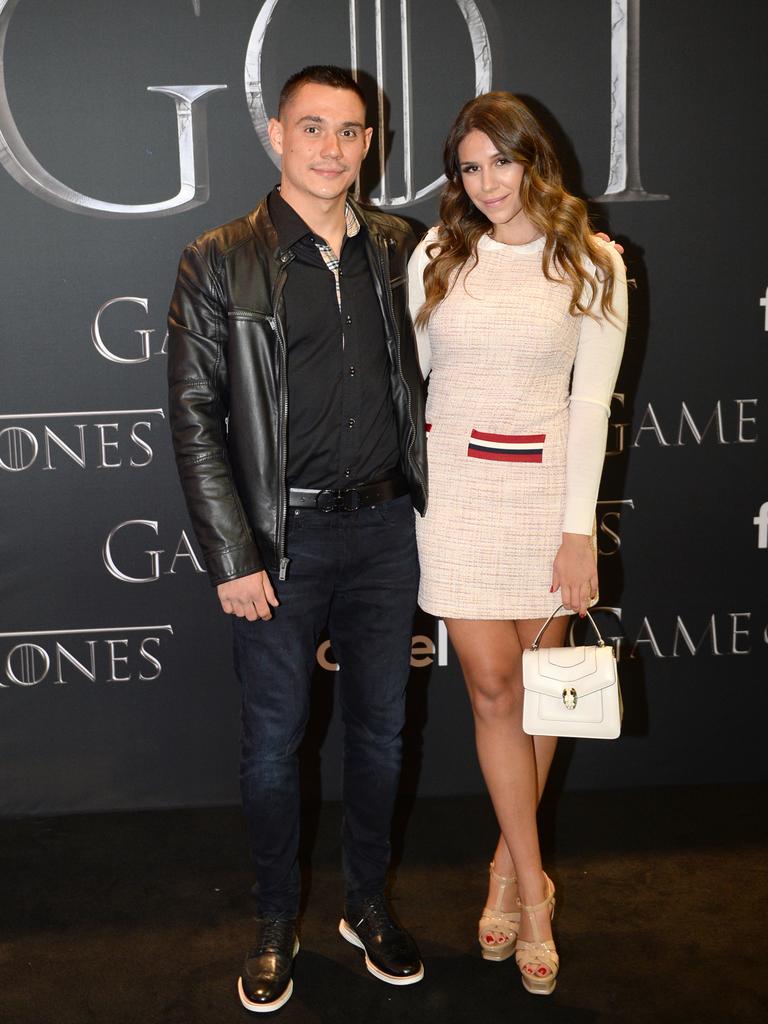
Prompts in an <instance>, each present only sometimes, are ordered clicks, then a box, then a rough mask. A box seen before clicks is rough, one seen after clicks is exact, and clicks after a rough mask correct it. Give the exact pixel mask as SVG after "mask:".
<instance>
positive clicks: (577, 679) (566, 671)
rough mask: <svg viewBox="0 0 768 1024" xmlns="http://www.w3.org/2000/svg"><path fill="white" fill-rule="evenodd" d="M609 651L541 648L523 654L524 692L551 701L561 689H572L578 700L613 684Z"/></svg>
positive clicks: (613, 666)
mask: <svg viewBox="0 0 768 1024" xmlns="http://www.w3.org/2000/svg"><path fill="white" fill-rule="evenodd" d="M616 679H617V673H616V659H615V657H614V653H613V648H612V647H610V646H608V645H606V646H605V647H597V646H594V647H544V648H541V647H540V648H539V649H538V650H537V651H524V652H523V686H524V687H525V689H526V690H535V691H536V692H538V693H544V694H548V695H549V696H552V697H560V696H562V692H563V688H564V687H567V688H571V687H572V688H573V689H575V690H576V693H577V695H578V696H579V697H586V696H587V695H588V694H590V693H595V692H596V691H597V690H602V689H603V688H604V687H606V686H611V685H612V684H614V683H615V682H616Z"/></svg>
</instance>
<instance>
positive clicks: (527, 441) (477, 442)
mask: <svg viewBox="0 0 768 1024" xmlns="http://www.w3.org/2000/svg"><path fill="white" fill-rule="evenodd" d="M546 436H547V435H546V434H488V433H486V432H485V431H482V430H474V429H473V430H472V434H471V435H470V441H469V447H468V448H467V455H468V456H469V457H470V458H473V459H490V460H491V461H492V462H541V459H542V455H543V453H544V441H545V440H546Z"/></svg>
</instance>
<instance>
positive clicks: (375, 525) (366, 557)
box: [234, 496, 419, 917]
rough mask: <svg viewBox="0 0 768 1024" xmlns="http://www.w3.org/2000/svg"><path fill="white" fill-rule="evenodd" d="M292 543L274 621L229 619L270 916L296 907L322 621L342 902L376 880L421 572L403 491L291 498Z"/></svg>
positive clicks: (264, 909)
mask: <svg viewBox="0 0 768 1024" xmlns="http://www.w3.org/2000/svg"><path fill="white" fill-rule="evenodd" d="M287 549H288V550H287V553H288V556H289V557H290V559H291V563H290V569H289V573H288V579H287V580H285V581H283V582H281V583H277V584H276V589H277V596H278V599H279V601H280V606H279V607H278V608H276V609H275V610H274V616H273V618H272V619H271V620H270V621H267V622H260V621H257V622H249V621H248V620H246V619H234V653H235V669H236V672H237V675H238V677H239V679H240V683H241V686H242V693H243V708H242V739H241V767H240V784H241V792H242V798H243V807H244V809H245V815H246V821H247V825H248V837H249V843H250V847H251V856H252V860H253V864H254V868H255V872H256V888H257V906H258V911H259V913H260V914H262V915H265V916H275V917H295V916H296V914H297V912H298V907H299V885H300V881H299V867H298V859H297V855H298V844H299V769H298V756H297V751H298V748H299V745H300V744H301V740H302V737H303V735H304V729H305V727H306V724H307V719H308V716H309V702H310V690H311V683H312V674H313V671H314V668H315V652H316V648H317V643H318V638H319V635H320V633H321V631H322V630H323V629H324V628H325V627H326V626H327V627H328V632H329V637H330V641H331V645H332V649H333V653H334V656H335V658H336V660H337V661H338V663H339V666H340V667H339V672H338V679H339V699H340V703H341V710H342V717H343V722H344V788H343V800H344V824H343V829H342V843H343V856H344V877H345V892H346V899H347V901H348V902H356V901H358V900H361V899H363V898H365V897H367V896H372V895H375V894H378V893H380V892H382V891H383V889H384V882H385V875H386V871H387V866H388V863H389V851H390V828H391V823H392V811H393V807H394V801H395V795H396V792H397V786H398V781H399V777H400V762H401V752H402V739H401V732H402V728H403V721H404V714H405V687H406V683H407V680H408V672H409V664H410V645H411V629H412V620H413V614H414V610H415V606H416V592H417V588H418V578H419V570H418V561H417V556H416V542H415V536H414V513H413V508H412V507H411V502H410V498H409V497H408V496H405V497H402V498H396V499H394V500H393V501H389V502H384V503H382V504H381V505H377V506H375V507H372V508H369V507H367V508H361V509H358V510H357V511H355V512H348V513H347V512H319V511H317V510H315V509H310V510H307V509H289V513H288V536H287Z"/></svg>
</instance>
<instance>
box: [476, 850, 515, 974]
mask: <svg viewBox="0 0 768 1024" xmlns="http://www.w3.org/2000/svg"><path fill="white" fill-rule="evenodd" d="M488 871H489V872H490V874H491V876H492V877H493V878H495V879H496V881H497V882H498V883H499V891H498V893H497V896H496V904H495V906H493V907H484V908H483V916H482V917H481V918H480V923H479V925H478V935H477V941H478V942H479V943H480V949H481V950H482V954H483V959H484V960H496V961H500V960H507V959H508V958H509V957H511V956H512V954H513V953H514V952H515V940H516V939H517V932H518V929H519V927H520V911H519V910H502V909H501V907H502V905H503V903H504V892H505V891H506V888H507V886H509V885H516V884H517V879H516V878H515V876H514V875H512V876H509V877H508V876H506V875H499V874H497V873H496V872H495V871H494V869H493V861H491V863H490V865H489V867H488ZM517 903H518V906H519V905H520V901H519V900H518V901H517ZM498 935H501V936H503V938H502V939H501V941H498V940H497V936H498ZM489 936H490V941H489Z"/></svg>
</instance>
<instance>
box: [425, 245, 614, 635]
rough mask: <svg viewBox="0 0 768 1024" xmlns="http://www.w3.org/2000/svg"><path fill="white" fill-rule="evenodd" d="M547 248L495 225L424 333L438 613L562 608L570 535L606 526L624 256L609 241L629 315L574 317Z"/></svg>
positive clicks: (432, 606)
mask: <svg viewBox="0 0 768 1024" xmlns="http://www.w3.org/2000/svg"><path fill="white" fill-rule="evenodd" d="M435 238H436V229H434V228H433V229H432V230H431V231H430V232H429V233H428V234H427V236H426V238H425V239H424V240H423V241H422V242H421V243H420V245H419V246H418V248H417V249H416V251H415V252H414V254H413V256H412V258H411V263H410V267H409V288H410V292H409V294H410V306H411V313H412V316H414V317H415V315H416V312H417V311H418V309H419V308H420V306H421V305H422V303H423V301H424V288H423V274H424V268H425V267H426V265H427V263H428V257H427V254H426V246H427V245H428V244H429V243H430V242H431V241H434V239H435ZM543 248H544V240H543V238H539V239H537V240H535V241H533V242H529V243H528V244H526V245H506V244H503V243H501V242H497V241H495V240H494V239H492V238H491V237H490V235H484V236H483V237H482V238H481V239H480V242H479V244H478V263H477V266H475V267H473V268H472V269H471V270H470V271H467V269H466V267H465V268H463V269H462V270H461V271H460V272H459V274H458V277H457V279H456V282H455V284H454V286H453V288H452V289H451V290H450V292H449V293H448V295H447V296H446V298H445V299H444V301H443V302H442V303H441V304H440V306H438V308H437V309H436V310H435V312H434V313H433V315H432V317H431V319H430V322H429V325H428V327H427V329H426V330H422V331H419V332H418V343H419V357H420V362H421V366H422V372H423V373H424V375H425V377H426V376H427V375H428V374H429V394H428V398H427V410H426V419H427V431H428V442H427V448H428V463H429V503H428V506H427V512H426V515H425V517H424V518H423V519H422V518H421V517H419V516H417V517H416V529H417V540H418V545H419V560H420V564H421V585H420V590H419V603H420V605H421V606H422V608H423V609H424V610H425V611H427V612H430V613H431V614H433V615H438V616H443V617H446V618H465V619H528V618H544V617H546V616H548V615H550V614H551V612H553V611H554V610H555V608H556V607H557V606H558V604H559V603H560V595H559V593H555V594H550V592H549V588H550V586H551V583H552V563H553V560H554V557H555V555H556V553H557V550H558V547H559V546H560V543H561V540H562V533H563V532H564V531H565V532H570V533H581V534H586V535H590V534H593V532H594V517H595V504H596V500H597V491H598V486H599V483H600V474H601V471H602V465H603V458H604V453H605V440H606V432H607V424H608V415H609V412H610V401H611V395H612V392H613V388H614V386H615V382H616V376H617V374H618V369H619V363H620V361H621V355H622V350H623V344H624V334H625V331H626V277H625V272H624V264H623V262H622V260H621V258H620V257H619V255H618V253H616V250H615V249H614V248H613V246H608V245H606V248H607V249H608V251H609V252H610V253H611V254H612V258H613V264H614V269H615V275H616V276H615V285H614V307H615V310H616V313H615V321H616V322H615V323H614V322H612V319H613V318H612V319H610V320H609V319H607V318H604V317H603V316H602V315H598V317H597V319H594V318H592V317H585V316H576V317H574V316H571V314H570V313H569V311H568V306H569V302H570V296H571V289H570V285H569V284H567V283H565V282H561V281H548V280H547V279H546V277H545V276H544V273H543V271H542V265H541V260H542V251H543ZM470 262H471V261H470ZM592 269H594V268H592ZM593 310H594V311H596V312H597V313H598V314H599V313H600V311H599V303H596V304H595V307H593ZM572 375H573V379H572ZM563 614H564V613H563Z"/></svg>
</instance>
